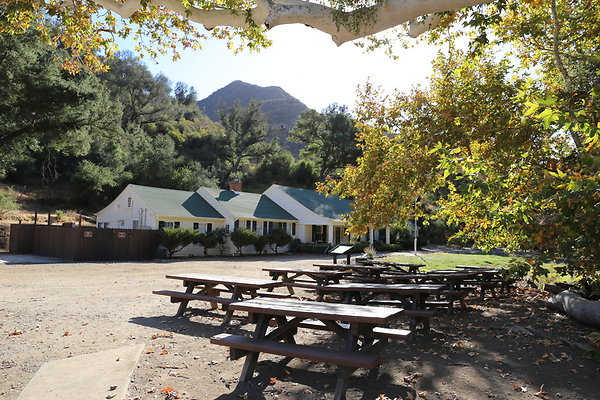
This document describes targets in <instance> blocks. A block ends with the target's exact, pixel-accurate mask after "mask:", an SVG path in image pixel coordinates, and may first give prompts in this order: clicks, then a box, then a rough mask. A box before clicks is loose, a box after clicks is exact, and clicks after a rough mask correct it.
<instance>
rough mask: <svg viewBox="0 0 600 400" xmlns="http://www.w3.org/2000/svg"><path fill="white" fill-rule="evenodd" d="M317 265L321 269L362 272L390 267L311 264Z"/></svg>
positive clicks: (378, 270) (384, 269) (385, 269)
mask: <svg viewBox="0 0 600 400" xmlns="http://www.w3.org/2000/svg"><path fill="white" fill-rule="evenodd" d="M313 266H315V267H319V269H320V270H321V271H347V270H352V271H359V272H360V271H363V272H380V271H387V270H389V269H390V267H387V266H384V265H356V264H320V263H317V264H313Z"/></svg>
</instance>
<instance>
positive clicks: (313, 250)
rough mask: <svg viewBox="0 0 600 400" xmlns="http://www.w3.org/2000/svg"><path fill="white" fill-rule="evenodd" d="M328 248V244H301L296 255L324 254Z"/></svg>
mask: <svg viewBox="0 0 600 400" xmlns="http://www.w3.org/2000/svg"><path fill="white" fill-rule="evenodd" d="M329 248H330V245H329V244H328V243H303V244H301V245H300V246H298V248H297V249H296V250H297V252H298V253H309V254H325V252H327V250H329Z"/></svg>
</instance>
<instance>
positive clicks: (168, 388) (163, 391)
mask: <svg viewBox="0 0 600 400" xmlns="http://www.w3.org/2000/svg"><path fill="white" fill-rule="evenodd" d="M174 391H175V389H173V388H172V387H171V386H168V387H166V388H164V389H163V390H161V391H160V392H161V393H169V392H174Z"/></svg>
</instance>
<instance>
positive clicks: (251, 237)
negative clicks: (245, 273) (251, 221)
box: [230, 228, 258, 256]
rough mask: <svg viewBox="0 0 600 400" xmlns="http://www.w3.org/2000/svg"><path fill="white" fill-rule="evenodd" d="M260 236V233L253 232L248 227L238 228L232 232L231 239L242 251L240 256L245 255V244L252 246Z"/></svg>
mask: <svg viewBox="0 0 600 400" xmlns="http://www.w3.org/2000/svg"><path fill="white" fill-rule="evenodd" d="M257 238H258V233H256V232H253V231H251V230H249V229H246V228H240V229H236V230H234V231H233V232H231V235H230V239H231V242H232V243H233V245H234V246H235V247H237V249H238V251H239V252H240V256H243V255H244V253H243V252H242V248H243V247H244V246H250V245H251V244H254V243H255V242H256V239H257Z"/></svg>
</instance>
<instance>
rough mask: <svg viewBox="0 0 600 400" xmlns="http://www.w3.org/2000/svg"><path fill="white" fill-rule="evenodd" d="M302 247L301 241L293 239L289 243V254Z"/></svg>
mask: <svg viewBox="0 0 600 400" xmlns="http://www.w3.org/2000/svg"><path fill="white" fill-rule="evenodd" d="M300 246H302V240H300V239H298V238H295V239H292V241H291V242H290V253H295V252H297V251H298V248H299V247H300Z"/></svg>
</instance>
